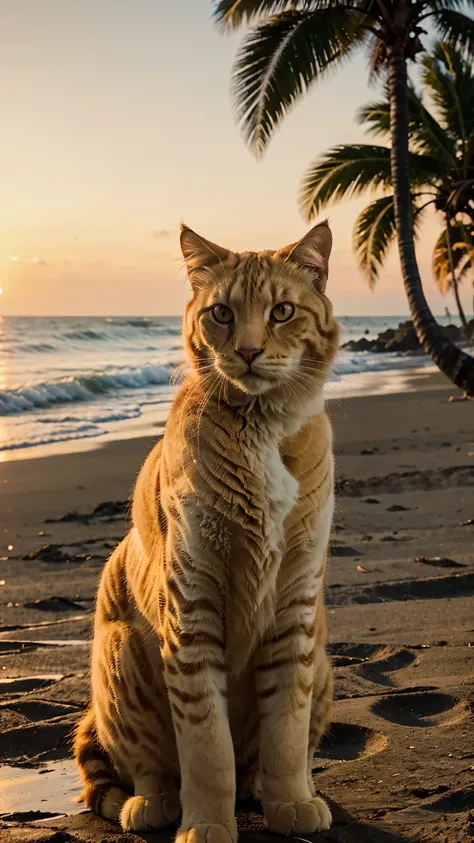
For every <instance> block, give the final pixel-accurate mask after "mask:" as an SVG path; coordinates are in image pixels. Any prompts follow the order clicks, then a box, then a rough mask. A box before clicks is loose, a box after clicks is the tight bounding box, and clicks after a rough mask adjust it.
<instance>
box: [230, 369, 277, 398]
mask: <svg viewBox="0 0 474 843" xmlns="http://www.w3.org/2000/svg"><path fill="white" fill-rule="evenodd" d="M233 383H234V385H235V386H237V387H238V388H239V389H240V390H241V391H242V392H245V393H247V395H264V394H265V393H266V392H269V391H270V390H271V389H272V388H273V387H274V386H275V384H274V383H272V382H271V381H269V380H267V379H266V378H262V377H261V376H260V375H254V374H252V373H251V372H249V373H248V374H247V375H244V376H243V377H242V378H236V379H235V380H234V381H233Z"/></svg>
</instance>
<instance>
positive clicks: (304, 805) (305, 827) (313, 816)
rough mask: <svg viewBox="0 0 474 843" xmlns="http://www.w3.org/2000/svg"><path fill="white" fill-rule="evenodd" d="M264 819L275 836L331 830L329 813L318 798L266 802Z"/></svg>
mask: <svg viewBox="0 0 474 843" xmlns="http://www.w3.org/2000/svg"><path fill="white" fill-rule="evenodd" d="M264 813H265V819H266V821H267V826H268V828H269V830H270V831H275V832H276V833H277V834H284V835H287V834H314V832H315V831H327V830H328V829H329V828H331V822H332V817H331V811H330V810H329V808H328V806H327V805H326V803H325V802H324V800H323V799H321V798H320V797H319V796H315V797H314V798H313V799H308V800H305V801H304V802H266V803H265V804H264Z"/></svg>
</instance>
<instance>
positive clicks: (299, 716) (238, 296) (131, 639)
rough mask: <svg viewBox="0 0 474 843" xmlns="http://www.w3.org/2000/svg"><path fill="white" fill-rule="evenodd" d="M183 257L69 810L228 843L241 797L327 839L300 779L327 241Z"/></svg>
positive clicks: (328, 345)
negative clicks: (161, 398) (163, 378)
mask: <svg viewBox="0 0 474 843" xmlns="http://www.w3.org/2000/svg"><path fill="white" fill-rule="evenodd" d="M181 243H182V250H183V254H184V258H185V261H186V264H187V268H188V276H189V280H190V283H191V288H192V298H191V300H190V302H189V303H188V305H187V308H186V315H185V321H184V334H185V340H186V347H187V352H188V356H189V359H190V362H191V368H190V374H189V375H188V376H187V378H186V380H185V381H184V383H183V384H182V385H181V388H180V390H179V392H178V394H177V396H176V398H175V401H174V403H173V406H172V409H171V413H170V416H169V420H168V422H167V425H166V430H165V435H164V438H163V439H162V441H161V442H159V443H158V444H157V445H156V447H155V448H154V449H153V450H152V452H151V453H150V454H149V456H148V458H147V460H146V462H145V464H144V466H143V468H142V470H141V472H140V474H139V476H138V480H137V484H136V488H135V493H134V500H133V526H132V528H131V530H130V532H129V534H128V535H127V536H126V538H125V539H124V540H123V541H122V543H121V544H120V545H119V546H118V547H117V548H116V550H115V551H114V552H113V554H112V556H111V557H110V559H109V560H108V562H107V564H106V566H105V568H104V571H103V574H102V578H101V582H100V586H99V591H98V596H97V605H96V614H95V628H94V641H93V648H92V701H91V706H90V708H89V710H88V711H87V712H86V713H85V715H84V717H83V719H82V721H81V723H80V725H79V728H78V731H77V734H76V739H75V754H76V757H77V761H78V764H79V767H80V771H81V774H82V779H83V783H84V799H85V802H86V804H87V805H88V806H89V807H90V808H91V809H92V810H94V811H95V812H97V813H98V814H100V815H101V816H103V817H106V818H109V819H112V820H119V821H120V823H121V825H122V827H123V829H125V830H134V831H146V830H149V829H155V828H160V827H162V826H165V825H169V824H172V823H174V822H175V821H176V820H177V819H178V818H179V817H181V824H180V828H179V831H178V837H177V840H178V843H229V841H232V843H234V842H235V841H236V838H237V828H236V822H235V813H234V808H235V799H236V794H237V795H239V794H240V795H245V794H249V793H251V794H253V795H254V796H255V797H256V798H258V799H261V800H262V802H263V809H264V814H265V818H266V822H267V824H268V827H269V829H271V830H273V831H275V832H279V833H281V834H285V835H286V834H289V833H291V834H310V833H312V832H315V831H318V830H320V829H327V828H329V826H330V822H331V815H330V812H329V809H328V807H327V805H326V804H325V802H324V801H323V800H322V799H321V798H320V797H318V796H316V795H315V793H314V787H313V782H312V777H311V768H312V759H313V754H314V750H315V748H316V746H317V743H318V741H319V738H320V736H321V734H322V732H323V730H324V728H325V725H326V723H327V720H328V716H329V713H330V707H331V699H332V678H331V671H330V667H329V662H328V658H327V656H326V651H325V640H326V632H325V619H324V605H323V575H324V569H325V565H326V553H327V545H328V540H329V532H330V527H331V519H332V512H333V456H332V445H331V428H330V424H329V421H328V418H327V416H326V413H325V412H324V401H323V398H322V392H321V390H322V386H323V383H324V380H325V378H326V375H327V371H328V367H329V365H330V363H331V361H332V359H333V357H334V354H335V351H336V348H337V345H338V330H337V326H336V323H335V321H334V318H333V316H332V310H331V305H330V303H329V300H328V299H327V298H326V295H325V292H324V289H325V284H326V278H327V264H328V258H329V253H330V249H331V234H330V231H329V228H328V227H327V225H326V224H322V225H319V226H317V227H316V228H314V229H313V230H312V231H310V232H309V234H308V235H306V237H305V238H303V240H302V241H300V242H299V243H297V244H292V245H291V246H289V247H287V248H286V249H281V250H279V251H268V252H260V253H245V254H236V253H234V252H230V251H227V250H225V249H223V248H221V247H219V246H216V245H215V244H213V243H210V242H209V241H207V240H204V239H203V238H201V237H199V236H198V235H197V234H195V233H194V232H192V231H191V230H190V229H188V228H186V227H184V228H183V231H182V235H181ZM282 304H284V307H281V305H282ZM287 305H289V306H287ZM216 306H218V309H217V310H216ZM276 306H278V308H277V310H276V311H275V307H276ZM288 314H289V315H288ZM282 316H283V317H284V319H281V317H282ZM249 349H250V350H252V349H253V350H254V351H255V350H256V351H258V354H256V355H254V357H253V359H252V360H250V362H249V358H248V353H250V352H248V350H249ZM252 354H254V352H253V351H252V352H251V355H252ZM246 356H247V359H246Z"/></svg>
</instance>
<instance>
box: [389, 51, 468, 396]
mask: <svg viewBox="0 0 474 843" xmlns="http://www.w3.org/2000/svg"><path fill="white" fill-rule="evenodd" d="M389 93H390V130H391V135H392V147H391V168H392V184H393V192H394V206H395V224H396V229H397V239H398V251H399V255H400V264H401V269H402V277H403V283H404V286H405V291H406V294H407V298H408V304H409V306H410V312H411V315H412V319H413V325H414V327H415V331H416V335H417V337H418V340H419V342H420V344H421V345H422V346H423V348H424V349H425V351H427V352H428V354H429V355H430V356H431V357H432V359H433V360H434V362H435V363H436V365H437V366H438V367H439V368H440V369H441V371H442V372H443V373H444V374H445V375H446V376H447V377H448V378H449V379H450V380H451V381H453V383H455V384H456V386H458V387H459V388H460V389H462V390H464V392H466V393H467V394H468V395H469V396H474V358H473V357H471V356H470V355H469V354H466V353H465V352H464V351H462V350H461V349H460V348H458V347H457V346H456V345H455V344H454V343H452V342H451V340H449V339H448V338H447V337H446V336H445V335H444V334H443V333H442V331H441V329H440V327H439V325H438V324H437V323H436V321H435V319H434V317H433V314H432V313H431V311H430V309H429V307H428V303H427V301H426V299H425V295H424V293H423V287H422V284H421V278H420V273H419V270H418V265H417V262H416V255H415V243H414V236H413V216H412V203H411V193H410V171H409V157H408V80H407V68H406V59H405V53H404V46H403V40H402V38H399V37H397V38H396V39H395V40H394V43H393V44H392V45H391V46H390V48H389Z"/></svg>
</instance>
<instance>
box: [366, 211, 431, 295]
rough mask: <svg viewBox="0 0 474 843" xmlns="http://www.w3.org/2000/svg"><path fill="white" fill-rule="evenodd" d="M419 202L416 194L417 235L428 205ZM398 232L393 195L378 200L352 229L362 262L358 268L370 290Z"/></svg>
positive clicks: (414, 223)
mask: <svg viewBox="0 0 474 843" xmlns="http://www.w3.org/2000/svg"><path fill="white" fill-rule="evenodd" d="M417 201H418V198H417V197H416V198H415V199H414V201H413V227H414V231H415V237H416V236H417V235H418V229H419V227H420V224H421V222H422V218H423V214H424V211H425V207H426V206H425V205H421V206H419V205H417ZM396 234H397V229H396V226H395V208H394V202H393V194H390V196H382V197H381V198H380V199H375V201H374V202H371V204H370V205H368V206H367V208H364V210H363V211H362V212H361V213H360V214H359V216H358V217H357V220H356V222H355V226H354V232H353V243H354V250H355V252H356V255H357V258H358V261H359V268H360V269H361V271H362V273H363V274H364V276H365V277H366V279H367V281H368V283H369V287H370V288H371V289H373V288H374V286H375V284H376V282H377V279H378V276H379V272H380V269H381V268H382V266H383V264H384V261H385V258H386V257H387V254H388V251H389V249H390V246H391V245H392V243H393V241H394V240H395V237H396Z"/></svg>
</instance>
